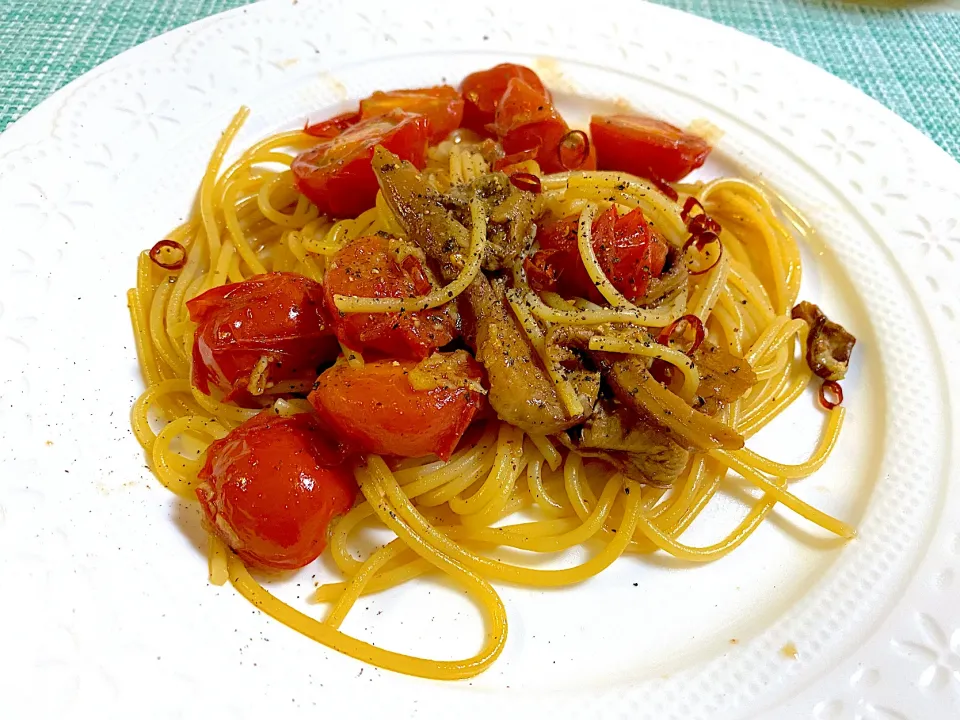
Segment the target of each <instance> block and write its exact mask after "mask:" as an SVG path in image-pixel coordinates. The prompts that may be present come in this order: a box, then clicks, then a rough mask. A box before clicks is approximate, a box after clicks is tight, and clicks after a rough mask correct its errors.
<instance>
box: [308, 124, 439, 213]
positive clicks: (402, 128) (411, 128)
mask: <svg viewBox="0 0 960 720" xmlns="http://www.w3.org/2000/svg"><path fill="white" fill-rule="evenodd" d="M428 135H429V127H428V121H427V118H426V117H424V116H423V115H413V114H411V113H405V112H403V111H402V110H392V111H391V112H389V113H387V114H386V115H379V116H377V117H372V118H368V119H366V120H361V121H360V122H358V123H357V124H356V125H353V126H351V127H348V128H346V129H345V130H343V131H342V132H341V133H340V134H339V135H336V136H335V137H333V138H330V139H328V140H326V141H324V142H323V143H321V144H319V145H317V146H316V147H315V148H312V149H310V150H307V151H305V152H303V153H301V154H300V155H298V156H297V157H296V158H294V160H293V163H292V165H291V170H293V176H294V180H295V181H296V185H297V188H298V189H299V190H300V192H302V193H303V194H304V195H306V196H307V198H308V199H309V200H311V201H312V202H313V203H314V204H315V205H316V206H317V207H318V208H319V209H320V212H322V213H325V214H327V215H331V216H333V217H356V216H357V215H359V214H360V213H362V212H363V211H364V210H367V209H369V208H371V207H373V204H374V201H375V200H376V197H377V190H378V189H379V185H378V184H377V178H376V175H374V173H373V167H372V165H371V160H372V159H373V151H374V149H375V148H376V146H377V145H383V146H384V147H385V148H386V149H387V150H389V151H390V152H392V153H394V154H395V155H397V156H398V157H400V159H401V160H409V161H410V162H411V163H413V164H414V165H416V166H417V167H418V168H422V167H423V165H424V158H425V154H426V150H427V137H428Z"/></svg>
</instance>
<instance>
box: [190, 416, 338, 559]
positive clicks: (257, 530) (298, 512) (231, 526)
mask: <svg viewBox="0 0 960 720" xmlns="http://www.w3.org/2000/svg"><path fill="white" fill-rule="evenodd" d="M328 436H329V433H327V432H326V431H325V430H324V428H323V427H322V426H321V425H320V422H319V420H318V419H317V418H316V416H314V415H313V414H312V413H302V414H299V415H292V416H290V417H279V416H277V415H274V414H273V413H272V412H271V411H269V410H268V411H265V412H262V413H260V414H259V415H257V416H256V417H254V418H251V419H250V420H247V421H246V422H245V423H243V424H242V425H240V426H239V427H237V428H235V429H233V430H231V431H230V433H229V434H228V435H227V436H226V437H224V438H222V439H220V440H217V441H216V442H214V443H212V444H211V445H210V447H209V449H208V450H207V457H206V462H205V463H204V466H203V469H202V470H200V473H199V475H198V478H199V479H200V485H199V486H198V487H197V497H198V498H200V505H201V507H202V508H203V513H204V515H205V517H206V520H207V522H208V523H209V525H210V526H211V529H212V530H213V531H214V532H216V533H217V535H219V536H220V537H221V538H222V539H223V541H224V542H225V543H226V544H227V545H229V546H230V547H231V548H232V549H233V551H234V552H235V553H237V555H239V556H240V558H241V559H242V560H244V562H249V563H253V564H256V565H260V566H263V567H268V568H279V569H292V568H298V567H303V566H304V565H306V564H307V563H309V562H311V561H313V560H315V559H316V558H317V556H318V555H319V554H320V553H321V552H323V549H324V547H326V545H327V529H328V527H329V525H330V521H331V520H332V519H333V518H335V517H337V516H338V515H343V514H344V513H346V512H347V511H348V510H349V509H350V508H351V507H353V503H354V501H355V500H356V497H357V484H356V482H355V481H354V479H353V473H352V472H351V471H350V468H349V466H347V465H345V464H344V451H343V450H342V449H341V448H340V447H339V446H337V445H335V444H333V443H331V442H330V441H329V440H328V439H327V438H328Z"/></svg>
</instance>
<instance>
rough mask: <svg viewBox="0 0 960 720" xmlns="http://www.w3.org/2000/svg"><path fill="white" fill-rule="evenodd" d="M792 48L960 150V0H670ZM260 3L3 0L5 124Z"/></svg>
mask: <svg viewBox="0 0 960 720" xmlns="http://www.w3.org/2000/svg"><path fill="white" fill-rule="evenodd" d="M546 1H549V0H546ZM659 1H660V2H662V4H665V5H669V6H671V7H675V8H679V9H681V10H686V11H688V12H692V13H696V14H698V15H703V16H704V17H708V18H711V19H713V20H716V21H718V22H721V23H724V24H726V25H731V26H733V27H735V28H738V29H740V30H743V31H745V32H747V33H750V34H752V35H756V36H757V37H759V38H762V39H764V40H767V41H769V42H771V43H773V44H775V45H779V46H780V47H782V48H785V49H787V50H789V51H790V52H792V53H795V54H797V55H799V56H801V57H803V58H806V59H807V60H810V61H812V62H814V63H816V64H817V65H820V66H821V67H823V68H825V69H826V70H828V71H830V72H832V73H833V74H835V75H838V76H839V77H841V78H843V79H844V80H846V81H847V82H849V83H851V84H853V85H855V86H856V87H859V88H860V89H861V90H863V91H864V92H866V93H867V94H869V95H871V96H873V97H874V98H876V99H877V100H879V101H880V102H882V103H883V104H884V105H886V106H887V107H889V108H891V109H892V110H894V111H895V112H897V113H899V114H900V115H901V116H902V117H904V118H905V119H906V120H907V121H909V122H911V123H913V124H914V125H916V126H917V127H918V128H920V129H921V130H922V131H923V132H925V133H926V134H927V135H929V136H930V137H931V138H933V140H934V141H935V142H937V143H938V144H939V145H940V146H941V147H943V148H944V149H945V150H946V151H947V152H949V153H950V154H951V155H953V156H954V157H955V158H957V159H960V12H952V11H950V9H949V8H950V7H951V6H953V7H957V8H960V2H958V0H948V1H946V2H942V1H941V2H938V3H932V4H931V3H923V2H906V1H905V2H904V3H903V4H905V5H909V6H910V7H911V8H913V9H911V10H904V9H885V8H882V7H870V6H869V5H867V4H863V3H852V2H846V3H823V2H811V1H808V2H804V1H803V0H659ZM247 2H249V0H0V129H2V128H5V127H6V126H7V125H8V124H9V123H10V122H12V121H14V120H16V119H17V118H19V117H21V116H22V115H24V114H25V113H26V112H27V111H28V110H30V108H32V107H33V106H34V105H36V104H37V103H39V102H40V101H41V100H43V99H44V98H45V97H47V96H48V95H49V94H50V93H52V92H54V91H55V90H57V89H58V88H60V87H62V86H63V85H65V84H66V83H67V82H69V81H70V80H72V79H73V78H75V77H77V76H78V75H81V74H82V73H84V72H86V71H87V70H90V69H91V68H93V67H95V66H96V65H99V64H100V63H101V62H103V61H104V60H107V59H108V58H111V57H113V56H114V55H116V54H118V53H120V52H122V51H124V50H126V49H127V48H129V47H132V46H134V45H136V44H138V43H141V42H143V41H144V40H147V39H149V38H151V37H153V36H154V35H159V34H160V33H162V32H164V31H166V30H170V29H171V28H175V27H178V26H180V25H183V24H185V23H188V22H191V21H193V20H197V19H199V18H202V17H205V16H207V15H211V14H213V13H216V12H219V11H221V10H226V9H228V8H232V7H236V6H237V5H243V4H246V3H247Z"/></svg>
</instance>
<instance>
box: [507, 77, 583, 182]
mask: <svg viewBox="0 0 960 720" xmlns="http://www.w3.org/2000/svg"><path fill="white" fill-rule="evenodd" d="M491 127H492V129H493V130H494V131H495V132H496V134H497V137H499V138H500V142H501V144H502V145H503V151H504V152H505V153H506V154H507V156H508V157H524V156H530V155H532V156H533V158H534V159H535V160H536V161H537V163H538V164H539V165H540V168H541V170H543V171H544V172H547V173H552V172H562V171H563V170H594V169H596V161H595V156H594V155H593V153H592V148H590V147H589V146H588V147H587V152H585V153H584V154H583V155H581V156H580V158H579V161H578V163H577V165H576V166H575V167H574V166H570V165H568V164H565V163H564V158H562V157H561V153H560V143H561V141H562V140H563V139H564V137H566V135H567V133H568V132H570V128H569V127H568V126H567V123H566V121H565V120H564V119H563V118H562V117H561V116H560V113H559V112H558V111H557V108H556V107H555V106H554V104H553V99H552V98H551V97H550V93H549V91H547V90H546V89H544V88H543V86H542V85H541V86H537V85H531V84H529V83H528V82H526V81H525V80H522V79H520V78H513V79H512V80H510V82H508V83H507V88H506V90H505V91H504V93H503V97H501V98H500V103H499V104H498V105H497V111H496V115H495V120H494V123H493V125H492V126H491ZM584 139H585V136H584ZM569 154H570V153H567V155H569ZM574 155H575V153H574ZM524 159H525V157H524Z"/></svg>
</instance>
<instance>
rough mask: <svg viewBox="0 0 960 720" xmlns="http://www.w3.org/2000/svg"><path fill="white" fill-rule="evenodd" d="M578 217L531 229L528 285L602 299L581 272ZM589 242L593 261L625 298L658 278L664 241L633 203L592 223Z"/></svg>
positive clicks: (639, 293)
mask: <svg viewBox="0 0 960 720" xmlns="http://www.w3.org/2000/svg"><path fill="white" fill-rule="evenodd" d="M578 225H579V217H578V216H576V215H571V216H570V217H567V218H564V219H562V220H560V221H558V222H556V223H554V224H552V225H548V226H546V227H545V228H543V229H542V230H541V231H540V232H539V233H538V234H537V241H538V242H539V244H540V248H541V249H540V250H539V251H537V252H536V253H535V254H534V256H533V257H532V258H530V259H528V260H527V262H526V264H525V266H524V267H525V269H526V271H527V278H528V279H529V281H530V284H531V286H533V288H534V289H536V290H541V291H542V290H551V291H553V292H559V293H560V294H562V295H566V296H568V297H569V296H580V297H585V298H587V299H588V300H591V301H592V302H596V303H604V302H605V300H604V298H603V296H602V295H601V294H600V291H599V290H597V288H596V287H595V286H594V284H593V281H592V280H591V279H590V276H589V275H588V274H587V271H586V268H584V266H583V261H582V260H581V258H580V250H579V247H578V245H577V228H578ZM591 230H592V233H591V240H592V242H591V244H592V245H593V251H594V254H595V255H596V256H597V262H598V263H599V264H600V268H601V269H602V270H603V272H604V274H605V275H606V276H607V278H608V279H609V280H610V282H611V283H613V286H614V287H615V288H616V289H617V290H619V291H620V293H621V294H623V296H624V297H626V298H627V300H630V301H631V302H633V301H636V300H637V299H639V298H640V297H641V296H642V295H643V294H644V293H645V292H646V290H647V285H648V283H649V279H650V278H651V277H659V276H660V273H661V272H663V265H664V262H665V261H666V255H667V246H666V243H665V242H664V241H663V240H662V239H661V238H660V237H659V236H658V235H657V234H656V233H655V232H654V231H653V229H652V228H651V227H650V226H649V225H648V224H647V221H646V219H645V218H644V217H643V212H642V211H641V210H640V209H639V208H635V209H633V210H631V211H630V212H629V213H627V214H626V215H624V216H623V217H619V216H618V214H617V210H616V208H615V207H611V208H610V209H608V210H607V211H606V212H604V213H603V214H601V215H600V217H598V218H597V219H596V220H594V222H593V227H592V228H591Z"/></svg>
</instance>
